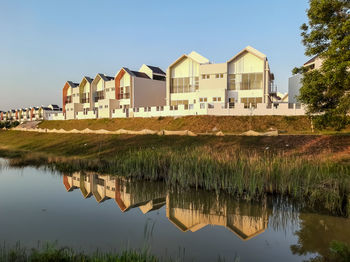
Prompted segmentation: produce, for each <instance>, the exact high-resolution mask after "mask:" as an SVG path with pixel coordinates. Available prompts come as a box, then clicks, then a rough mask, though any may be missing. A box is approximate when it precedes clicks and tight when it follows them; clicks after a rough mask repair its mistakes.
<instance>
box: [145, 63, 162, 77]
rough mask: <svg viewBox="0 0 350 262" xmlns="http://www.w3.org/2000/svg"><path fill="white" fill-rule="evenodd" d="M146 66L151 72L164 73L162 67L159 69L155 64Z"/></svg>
mask: <svg viewBox="0 0 350 262" xmlns="http://www.w3.org/2000/svg"><path fill="white" fill-rule="evenodd" d="M147 66H148V67H149V69H151V70H152V72H153V73H155V74H160V75H165V72H164V71H163V70H162V69H160V68H159V67H157V66H150V65H147Z"/></svg>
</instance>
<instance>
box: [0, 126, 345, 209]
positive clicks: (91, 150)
mask: <svg viewBox="0 0 350 262" xmlns="http://www.w3.org/2000/svg"><path fill="white" fill-rule="evenodd" d="M0 156H1V157H8V158H13V159H15V158H16V160H13V163H15V164H17V165H25V164H32V165H38V166H39V165H43V164H45V165H49V166H52V167H54V168H57V169H59V170H62V171H68V172H73V171H80V170H87V171H95V172H100V173H109V174H118V175H123V176H127V177H132V178H136V179H148V180H162V181H165V182H166V183H167V184H168V185H170V186H171V185H177V186H180V187H183V188H188V187H195V188H204V189H207V190H215V191H217V192H220V191H224V192H227V193H229V194H231V195H235V196H237V197H242V198H246V199H252V198H260V197H263V196H264V195H266V194H274V195H285V196H289V197H292V198H295V199H299V200H300V201H303V202H307V204H308V205H310V206H315V207H316V206H318V207H319V206H322V207H323V208H325V209H326V210H328V211H329V212H331V213H335V214H340V215H348V214H349V211H350V207H349V196H350V192H349V191H350V136H348V135H333V136H330V135H328V136H325V135H323V136H310V135H300V136H288V135H285V136H278V137H241V136H225V137H214V136H198V137H188V136H183V137H180V136H167V137H165V136H156V135H146V136H133V135H93V134H84V135H82V134H51V133H33V132H20V131H1V132H0Z"/></svg>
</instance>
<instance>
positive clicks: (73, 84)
mask: <svg viewBox="0 0 350 262" xmlns="http://www.w3.org/2000/svg"><path fill="white" fill-rule="evenodd" d="M67 83H68V85H69V86H70V87H71V88H75V87H77V86H78V85H79V84H78V83H74V82H72V81H67Z"/></svg>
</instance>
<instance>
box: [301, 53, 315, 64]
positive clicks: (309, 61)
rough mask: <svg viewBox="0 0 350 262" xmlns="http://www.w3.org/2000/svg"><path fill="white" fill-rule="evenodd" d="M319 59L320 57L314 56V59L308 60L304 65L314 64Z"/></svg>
mask: <svg viewBox="0 0 350 262" xmlns="http://www.w3.org/2000/svg"><path fill="white" fill-rule="evenodd" d="M317 57H318V55H316V56H314V57H313V58H311V59H310V60H308V61H307V62H305V63H304V65H307V64H310V63H312V62H315V60H316V58H317Z"/></svg>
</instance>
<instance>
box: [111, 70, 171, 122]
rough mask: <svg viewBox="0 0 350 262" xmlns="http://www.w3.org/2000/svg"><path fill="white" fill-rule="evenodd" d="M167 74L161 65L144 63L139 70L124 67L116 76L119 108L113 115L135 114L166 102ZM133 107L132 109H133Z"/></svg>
mask: <svg viewBox="0 0 350 262" xmlns="http://www.w3.org/2000/svg"><path fill="white" fill-rule="evenodd" d="M165 79H166V74H165V72H164V71H162V70H161V69H160V68H159V67H155V66H149V65H145V64H144V65H142V66H141V68H140V69H139V71H132V70H130V69H128V68H126V67H123V68H121V69H120V70H119V72H118V73H117V74H116V76H115V94H116V99H117V100H118V108H119V110H114V111H113V117H118V115H125V116H126V117H129V116H134V114H133V113H134V112H137V111H139V108H140V107H142V108H143V109H145V108H146V110H147V109H148V108H151V107H157V106H158V107H161V106H164V105H165V104H166V101H165V96H166V81H165ZM131 109H132V110H131Z"/></svg>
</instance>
